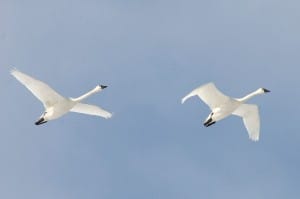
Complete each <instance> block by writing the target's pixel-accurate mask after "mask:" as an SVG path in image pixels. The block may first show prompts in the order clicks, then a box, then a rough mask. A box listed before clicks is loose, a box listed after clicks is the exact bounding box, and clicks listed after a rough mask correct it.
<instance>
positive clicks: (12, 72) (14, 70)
mask: <svg viewBox="0 0 300 199" xmlns="http://www.w3.org/2000/svg"><path fill="white" fill-rule="evenodd" d="M17 71H18V70H17V69H16V68H12V69H10V74H12V75H13V74H14V73H15V72H17Z"/></svg>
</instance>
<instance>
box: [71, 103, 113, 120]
mask: <svg viewBox="0 0 300 199" xmlns="http://www.w3.org/2000/svg"><path fill="white" fill-rule="evenodd" d="M70 111H71V112H76V113H83V114H88V115H96V116H100V117H104V118H106V119H108V118H110V117H111V116H112V114H111V113H110V112H108V111H106V110H104V109H102V108H100V107H98V106H94V105H90V104H83V103H78V104H76V105H75V106H74V107H73V108H72V109H71V110H70Z"/></svg>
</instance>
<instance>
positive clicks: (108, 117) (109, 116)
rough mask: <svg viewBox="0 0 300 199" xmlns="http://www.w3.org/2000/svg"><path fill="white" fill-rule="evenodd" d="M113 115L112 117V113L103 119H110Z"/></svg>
mask: <svg viewBox="0 0 300 199" xmlns="http://www.w3.org/2000/svg"><path fill="white" fill-rule="evenodd" d="M113 115H114V113H109V114H107V116H106V117H105V119H110V118H112V116H113Z"/></svg>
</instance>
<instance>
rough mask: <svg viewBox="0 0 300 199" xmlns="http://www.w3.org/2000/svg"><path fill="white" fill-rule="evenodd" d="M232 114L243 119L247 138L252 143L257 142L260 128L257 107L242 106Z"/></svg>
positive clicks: (251, 105)
mask: <svg viewBox="0 0 300 199" xmlns="http://www.w3.org/2000/svg"><path fill="white" fill-rule="evenodd" d="M232 114H233V115H237V116H240V117H242V118H243V122H244V125H245V127H246V129H247V131H248V135H249V138H250V139H251V140H253V141H258V139H259V128H260V119H259V110H258V106H257V105H254V104H242V105H241V106H239V108H237V109H236V110H235V111H234V112H233V113H232Z"/></svg>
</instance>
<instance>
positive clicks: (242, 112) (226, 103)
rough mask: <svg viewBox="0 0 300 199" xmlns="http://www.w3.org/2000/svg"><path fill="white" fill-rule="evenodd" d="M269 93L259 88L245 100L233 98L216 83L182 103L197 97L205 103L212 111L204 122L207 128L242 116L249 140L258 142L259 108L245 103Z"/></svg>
mask: <svg viewBox="0 0 300 199" xmlns="http://www.w3.org/2000/svg"><path fill="white" fill-rule="evenodd" d="M268 92H270V91H269V90H267V89H265V88H259V89H257V90H256V91H254V92H252V93H250V94H248V95H246V96H245V97H243V98H231V97H228V96H226V95H224V94H223V93H222V92H221V91H219V90H218V89H217V88H216V86H215V85H214V83H207V84H205V85H203V86H200V87H198V88H196V89H195V90H193V91H192V92H190V93H189V94H188V95H186V96H185V97H184V98H182V100H181V103H182V104H183V103H184V102H185V101H186V100H187V99H188V98H190V97H192V96H195V95H197V96H198V97H199V98H200V99H201V100H202V101H204V103H205V104H207V105H208V106H209V108H210V109H211V111H212V112H211V113H210V114H209V115H208V117H207V119H206V120H205V121H204V126H206V127H208V126H210V125H212V124H214V123H216V122H217V121H219V120H222V119H224V118H225V117H227V116H229V115H231V114H232V115H237V116H240V117H242V118H243V121H244V125H245V126H246V129H247V131H248V135H249V138H250V139H251V140H253V141H258V139H259V129H260V120H259V111H258V106H257V105H254V104H245V102H246V101H247V100H249V99H250V98H252V97H254V96H256V95H260V94H263V93H268Z"/></svg>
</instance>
